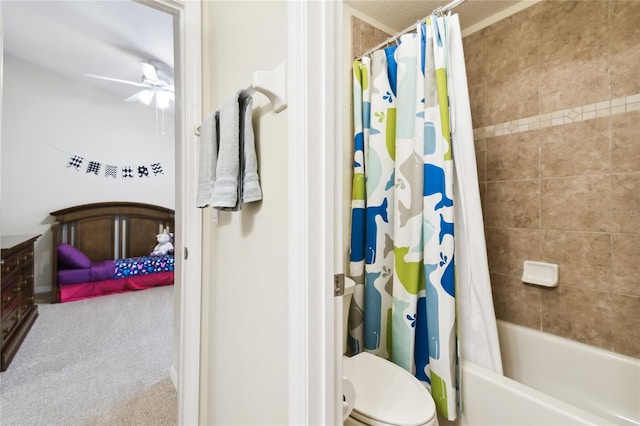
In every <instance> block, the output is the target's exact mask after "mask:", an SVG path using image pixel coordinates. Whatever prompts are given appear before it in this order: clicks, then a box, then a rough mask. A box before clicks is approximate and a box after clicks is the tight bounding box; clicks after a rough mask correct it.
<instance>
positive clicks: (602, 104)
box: [352, 0, 640, 358]
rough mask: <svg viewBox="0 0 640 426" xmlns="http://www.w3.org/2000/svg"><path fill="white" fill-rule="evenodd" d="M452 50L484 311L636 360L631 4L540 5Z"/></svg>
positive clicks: (364, 40)
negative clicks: (473, 168)
mask: <svg viewBox="0 0 640 426" xmlns="http://www.w3.org/2000/svg"><path fill="white" fill-rule="evenodd" d="M352 35H353V46H352V50H353V54H354V56H356V55H359V54H361V53H362V52H363V51H364V50H366V49H368V48H370V47H371V46H374V45H376V44H378V43H379V42H381V41H382V40H384V39H385V38H386V37H387V35H386V34H384V33H382V32H380V31H379V30H377V29H375V28H373V27H372V26H370V25H368V24H366V23H365V22H363V21H360V20H358V19H357V18H352ZM464 49H465V57H466V64H467V77H468V83H469V94H470V99H471V109H472V116H473V123H474V128H475V140H476V155H477V161H478V175H479V176H478V179H479V182H480V194H481V196H482V200H483V208H484V218H485V227H486V236H487V252H488V257H489V269H490V272H491V283H492V289H493V298H494V303H495V309H496V316H497V317H498V318H500V319H503V320H506V321H510V322H513V323H516V324H521V325H524V326H527V327H531V328H534V329H538V330H543V331H546V332H549V333H553V334H556V335H560V336H563V337H567V338H570V339H573V340H577V341H580V342H583V343H587V344H589V345H593V346H597V347H601V348H605V349H608V350H612V351H615V352H618V353H622V354H625V355H630V356H633V357H636V358H639V357H640V2H631V1H564V2H559V1H550V0H546V1H543V2H541V3H538V4H536V5H534V6H532V7H530V8H528V9H525V10H524V11H522V12H519V13H518V14H516V15H513V16H511V17H509V18H507V19H504V20H502V21H499V22H497V23H495V24H493V25H491V26H489V27H487V28H485V29H483V30H481V31H479V32H476V33H474V34H471V35H469V36H467V37H465V39H464ZM524 260H538V261H545V262H552V263H557V264H558V265H559V266H560V280H559V286H558V287H557V288H554V289H546V288H540V287H537V286H531V285H526V284H523V283H522V281H521V276H522V264H523V261H524Z"/></svg>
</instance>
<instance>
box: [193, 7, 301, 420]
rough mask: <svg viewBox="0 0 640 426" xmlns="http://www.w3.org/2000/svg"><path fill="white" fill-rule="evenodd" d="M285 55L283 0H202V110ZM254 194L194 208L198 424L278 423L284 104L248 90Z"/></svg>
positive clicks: (281, 406)
mask: <svg viewBox="0 0 640 426" xmlns="http://www.w3.org/2000/svg"><path fill="white" fill-rule="evenodd" d="M286 56H287V3H286V2H285V1H272V2H265V1H256V2H249V1H240V2H232V1H220V2H218V1H216V2H204V3H203V105H204V111H203V113H204V114H208V113H209V112H211V111H213V110H215V109H217V108H219V107H220V106H221V105H222V104H223V102H224V101H225V100H226V99H227V98H228V97H229V96H231V95H232V94H233V93H234V91H235V90H236V89H241V88H245V87H247V86H248V85H249V83H250V81H251V76H252V73H253V71H255V70H269V69H272V68H275V67H276V66H277V65H278V64H279V63H280V62H282V61H283V60H285V59H286ZM253 98H254V115H253V124H254V129H255V131H256V145H257V147H256V148H257V151H258V158H259V174H260V181H261V185H262V190H263V194H264V195H263V201H262V202H258V203H252V204H246V205H244V207H243V208H242V210H241V211H240V212H221V213H220V217H219V223H218V224H214V223H212V215H211V210H210V209H207V210H205V212H204V215H203V218H204V219H203V235H204V247H203V268H204V271H203V305H202V313H203V317H202V318H203V319H202V325H203V328H202V331H203V335H202V339H203V340H202V372H203V377H202V383H201V417H200V423H201V424H224V425H252V424H261V425H268V424H272V425H283V424H287V410H288V406H287V399H288V395H287V381H288V376H287V374H288V373H287V342H288V340H287V337H288V336H287V335H288V330H287V320H288V316H287V286H288V283H287V265H288V264H287V238H288V236H287V208H288V207H287V202H288V199H287V182H288V180H287V179H288V176H287V144H288V140H287V115H288V114H287V110H284V111H283V112H281V113H279V114H274V113H273V111H272V110H271V107H270V106H269V105H267V106H264V107H257V108H256V104H258V105H259V104H265V103H266V102H265V98H264V97H263V96H262V95H260V94H255V95H254V97H253Z"/></svg>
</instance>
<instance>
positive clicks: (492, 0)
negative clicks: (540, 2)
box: [344, 0, 536, 32]
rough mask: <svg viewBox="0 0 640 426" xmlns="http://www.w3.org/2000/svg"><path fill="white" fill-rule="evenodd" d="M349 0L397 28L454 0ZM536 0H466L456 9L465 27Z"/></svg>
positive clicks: (385, 23) (407, 25)
mask: <svg viewBox="0 0 640 426" xmlns="http://www.w3.org/2000/svg"><path fill="white" fill-rule="evenodd" d="M344 2H345V4H347V5H349V6H351V7H352V8H354V9H356V10H357V11H359V12H362V13H363V14H365V15H367V16H369V17H371V18H373V19H375V20H376V21H378V22H380V23H382V24H384V25H386V26H388V27H389V28H390V29H392V30H393V31H395V32H400V31H402V30H404V29H405V28H408V27H410V26H411V25H413V24H415V23H416V22H417V21H418V20H419V19H422V18H424V17H426V16H428V15H429V14H431V12H432V11H433V10H435V9H436V8H438V7H441V6H444V5H446V4H448V3H450V0H422V1H416V0H344ZM535 2H536V1H535V0H524V1H521V0H466V1H465V2H464V3H462V4H460V5H459V6H457V7H456V8H455V9H454V10H453V11H454V12H455V13H457V14H458V16H459V17H460V26H461V28H462V31H463V32H464V31H465V30H467V29H469V28H472V27H475V26H477V25H479V24H480V23H481V22H482V21H484V20H485V19H487V18H489V17H490V16H493V15H496V14H499V13H504V11H505V10H507V9H509V8H512V7H514V6H516V5H525V4H526V5H530V4H533V3H535Z"/></svg>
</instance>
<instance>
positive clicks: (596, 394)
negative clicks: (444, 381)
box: [440, 321, 640, 426]
mask: <svg viewBox="0 0 640 426" xmlns="http://www.w3.org/2000/svg"><path fill="white" fill-rule="evenodd" d="M498 333H499V336H500V349H501V351H502V363H503V366H504V372H505V375H506V376H508V377H504V376H500V375H497V374H495V373H492V372H490V371H488V370H486V369H484V368H482V367H479V366H477V365H475V364H472V363H469V362H465V361H463V363H462V400H463V415H462V417H461V418H460V419H458V420H457V421H455V422H447V421H446V420H443V419H440V425H441V426H446V425H459V426H481V425H490V426H501V425H504V426H516V425H523V426H524V425H530V426H559V425H598V426H600V425H625V426H626V425H640V360H637V359H634V358H630V357H627V356H623V355H618V354H615V353H613V352H609V351H605V350H602V349H597V348H594V347H591V346H588V345H584V344H581V343H577V342H574V341H571V340H568V339H564V338H561V337H557V336H554V335H551V334H548V333H542V332H539V331H536V330H532V329H530V328H526V327H521V326H518V325H514V324H510V323H507V322H504V321H498Z"/></svg>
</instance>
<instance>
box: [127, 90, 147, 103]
mask: <svg viewBox="0 0 640 426" xmlns="http://www.w3.org/2000/svg"><path fill="white" fill-rule="evenodd" d="M153 93H154V92H153V90H149V89H147V90H141V91H139V92H138V93H136V94H134V95H131V96H129V97H128V98H127V99H125V101H126V102H136V101H140V102H142V103H143V104H145V105H149V104H150V103H151V101H152V100H153Z"/></svg>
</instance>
